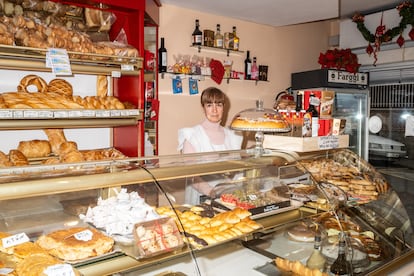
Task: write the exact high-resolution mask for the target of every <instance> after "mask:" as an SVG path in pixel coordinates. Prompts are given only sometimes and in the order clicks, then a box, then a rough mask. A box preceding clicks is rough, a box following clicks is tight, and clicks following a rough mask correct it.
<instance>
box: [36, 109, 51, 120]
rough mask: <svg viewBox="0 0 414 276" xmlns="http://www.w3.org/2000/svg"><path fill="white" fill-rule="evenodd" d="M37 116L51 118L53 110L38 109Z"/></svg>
mask: <svg viewBox="0 0 414 276" xmlns="http://www.w3.org/2000/svg"><path fill="white" fill-rule="evenodd" d="M37 116H39V118H48V119H51V118H53V112H52V111H48V110H39V111H38V113H37Z"/></svg>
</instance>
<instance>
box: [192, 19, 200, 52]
mask: <svg viewBox="0 0 414 276" xmlns="http://www.w3.org/2000/svg"><path fill="white" fill-rule="evenodd" d="M192 37H193V46H195V45H201V43H202V42H203V33H202V32H201V31H200V22H199V21H198V19H196V21H195V29H194V31H193V35H192Z"/></svg>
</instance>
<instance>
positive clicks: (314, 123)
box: [306, 94, 319, 137]
mask: <svg viewBox="0 0 414 276" xmlns="http://www.w3.org/2000/svg"><path fill="white" fill-rule="evenodd" d="M318 105H319V99H318V98H316V97H315V95H314V94H311V95H310V97H309V107H308V109H307V110H306V113H307V114H310V116H311V117H312V119H311V128H312V137H317V136H318V131H319V112H318V110H317V109H316V107H315V106H318Z"/></svg>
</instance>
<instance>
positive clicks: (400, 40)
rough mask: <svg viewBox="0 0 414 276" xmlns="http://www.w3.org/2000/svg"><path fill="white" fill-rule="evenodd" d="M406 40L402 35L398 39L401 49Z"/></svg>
mask: <svg viewBox="0 0 414 276" xmlns="http://www.w3.org/2000/svg"><path fill="white" fill-rule="evenodd" d="M404 42H405V39H404V37H403V36H402V35H400V36H399V37H398V39H397V44H398V46H400V48H401V47H402V46H403V45H404Z"/></svg>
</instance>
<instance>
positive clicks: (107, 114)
mask: <svg viewBox="0 0 414 276" xmlns="http://www.w3.org/2000/svg"><path fill="white" fill-rule="evenodd" d="M95 115H96V117H99V118H109V117H110V116H111V112H110V111H109V110H97V111H96V112H95Z"/></svg>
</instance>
